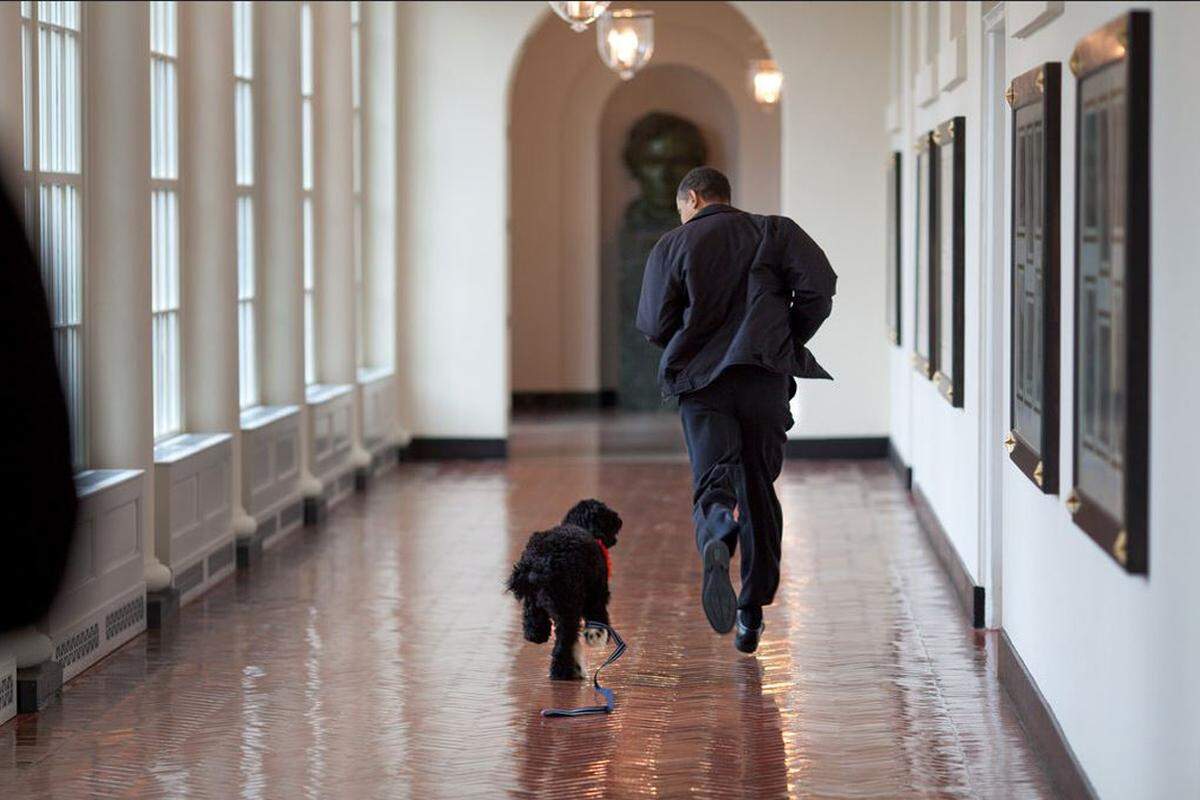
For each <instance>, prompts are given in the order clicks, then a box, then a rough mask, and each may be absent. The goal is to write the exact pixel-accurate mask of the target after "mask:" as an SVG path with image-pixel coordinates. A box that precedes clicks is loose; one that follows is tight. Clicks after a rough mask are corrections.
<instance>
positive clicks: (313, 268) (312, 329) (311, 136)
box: [300, 0, 320, 387]
mask: <svg viewBox="0 0 1200 800" xmlns="http://www.w3.org/2000/svg"><path fill="white" fill-rule="evenodd" d="M316 60H317V58H316V24H315V20H314V19H313V4H312V2H310V0H304V2H301V3H300V248H301V261H302V274H301V290H302V294H303V307H304V311H303V313H304V337H303V343H304V344H303V346H304V385H305V386H306V387H308V386H315V385H317V384H319V383H320V380H319V377H318V376H319V370H320V361H319V359H318V358H317V327H318V326H317V310H318V309H317V299H318V298H317V284H318V279H317V270H318V268H317V263H318V260H317V231H316V228H317V224H316V219H317V208H316V187H317V91H316V89H317V85H316V84H317V76H316V72H317V64H316ZM306 114H307V116H306Z"/></svg>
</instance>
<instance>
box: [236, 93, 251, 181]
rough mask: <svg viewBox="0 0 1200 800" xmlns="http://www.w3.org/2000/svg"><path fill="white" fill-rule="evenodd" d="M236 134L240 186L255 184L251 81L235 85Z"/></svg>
mask: <svg viewBox="0 0 1200 800" xmlns="http://www.w3.org/2000/svg"><path fill="white" fill-rule="evenodd" d="M234 132H235V138H236V147H235V158H236V161H237V183H238V186H250V185H252V184H253V183H254V96H253V89H252V88H251V84H250V82H249V81H242V80H239V81H237V83H236V84H235V85H234Z"/></svg>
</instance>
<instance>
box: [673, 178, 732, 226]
mask: <svg viewBox="0 0 1200 800" xmlns="http://www.w3.org/2000/svg"><path fill="white" fill-rule="evenodd" d="M731 194H732V192H731V191H730V189H729V178H726V177H725V176H724V175H723V174H721V171H720V170H715V169H713V168H712V167H696V168H695V169H694V170H692V171H691V172H689V173H688V174H687V175H684V176H683V180H681V181H680V182H679V189H678V190H677V191H676V192H675V207H676V208H678V209H679V219H680V220H681V221H682V222H687V221H688V220H690V219H691V218H692V217H694V216H696V213H697V212H698V211H699V210H700V209H702V208H704V207H705V206H710V205H712V204H714V203H728V202H729V200H730V197H731Z"/></svg>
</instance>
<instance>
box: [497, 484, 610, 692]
mask: <svg viewBox="0 0 1200 800" xmlns="http://www.w3.org/2000/svg"><path fill="white" fill-rule="evenodd" d="M619 530H621V517H620V516H619V515H618V514H617V512H615V511H613V510H612V509H611V508H609V507H608V506H606V505H604V503H601V502H600V501H599V500H581V501H579V502H578V503H576V504H575V506H574V507H573V508H572V509H571V510H570V511H568V512H567V515H566V516H565V517H564V518H563V521H562V524H561V525H558V526H556V527H553V528H551V529H550V530H548V531H537V532H536V533H534V534H532V535H531V536H530V537H529V541H528V542H526V544H525V552H523V553H522V554H521V558H520V559H518V561H517V563H516V564H513V569H512V575H510V576H509V578H508V591H510V592H512V593H513V594H514V595H516V597H517V599H518V600H520V601H521V602H522V604H523V606H524V626H525V640H526V641H529V642H533V643H535V644H541V643H542V642H545V641H546V640H548V639H549V638H550V622H551V620H553V622H554V633H555V636H554V651H553V653H552V654H551V657H550V677H551V678H552V679H554V680H563V681H566V680H577V679H580V678H583V677H584V674H583V662H582V659H581V658H580V654H579V653H577V652H576V648H575V645H576V642H577V641H578V639H579V628H580V620H591V621H594V622H603V623H604V624H605V625H607V624H608V597H609V595H608V579H609V573H610V572H611V571H612V570H611V565H612V562H611V561H610V560H609V555H608V548H610V547H612V546H614V545H615V544H616V543H617V532H618V531H619ZM584 637H585V638H586V640H587V643H588V644H589V645H591V646H593V647H599V646H602V645H603V644H605V642H607V640H608V634H607V632H605V631H597V630H594V629H592V628H588V629H587V631H585V633H584Z"/></svg>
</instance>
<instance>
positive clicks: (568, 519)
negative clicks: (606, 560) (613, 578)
mask: <svg viewBox="0 0 1200 800" xmlns="http://www.w3.org/2000/svg"><path fill="white" fill-rule="evenodd" d="M563 524H564V525H576V526H578V527H580V528H583V529H584V530H585V531H587V532H588V533H590V534H592V536H594V537H596V538H597V539H599V540H600V541H602V542H604V545H605V546H606V547H612V546H613V545H614V544H616V543H617V532H618V531H619V530H621V517H620V515H619V514H617V512H615V511H613V510H612V509H611V508H609V507H608V506H606V505H604V503H601V502H600V501H599V500H595V499H592V500H580V501H579V502H578V503H576V504H575V505H574V506H573V507H572V508H571V510H570V511H568V512H567V515H566V516H565V517H564V518H563Z"/></svg>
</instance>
